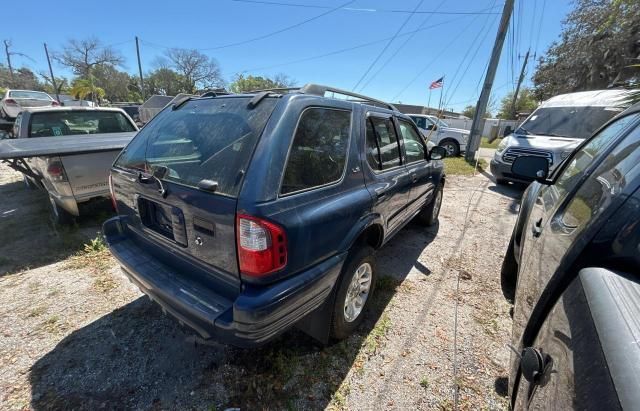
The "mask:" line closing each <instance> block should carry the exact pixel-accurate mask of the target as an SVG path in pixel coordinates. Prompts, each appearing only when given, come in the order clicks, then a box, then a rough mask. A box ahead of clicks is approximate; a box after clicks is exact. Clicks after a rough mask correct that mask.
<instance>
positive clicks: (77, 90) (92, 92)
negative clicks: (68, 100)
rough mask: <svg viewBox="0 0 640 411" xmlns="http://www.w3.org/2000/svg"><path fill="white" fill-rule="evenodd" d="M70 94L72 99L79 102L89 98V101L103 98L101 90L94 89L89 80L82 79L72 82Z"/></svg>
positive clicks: (98, 88)
mask: <svg viewBox="0 0 640 411" xmlns="http://www.w3.org/2000/svg"><path fill="white" fill-rule="evenodd" d="M70 93H71V95H72V96H73V97H75V98H77V99H80V100H86V99H87V97H90V98H91V101H95V100H96V99H98V100H99V99H102V98H104V96H105V91H104V89H103V88H101V87H95V86H94V85H93V82H92V81H91V80H89V79H84V78H81V79H77V80H75V81H74V82H73V86H72V87H71V91H70Z"/></svg>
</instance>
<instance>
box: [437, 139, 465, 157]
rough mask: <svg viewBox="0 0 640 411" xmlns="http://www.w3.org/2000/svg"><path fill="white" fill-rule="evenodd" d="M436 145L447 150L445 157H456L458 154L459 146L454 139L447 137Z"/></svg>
mask: <svg viewBox="0 0 640 411" xmlns="http://www.w3.org/2000/svg"><path fill="white" fill-rule="evenodd" d="M438 145H439V146H440V147H442V148H444V149H445V150H447V157H458V155H459V154H460V146H459V145H458V142H456V141H455V140H452V139H450V138H447V139H444V140H442V141H441V142H439V143H438Z"/></svg>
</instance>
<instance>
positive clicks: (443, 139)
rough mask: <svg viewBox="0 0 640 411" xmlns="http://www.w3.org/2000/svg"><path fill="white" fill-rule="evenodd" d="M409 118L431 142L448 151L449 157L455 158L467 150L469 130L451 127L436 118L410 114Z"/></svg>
mask: <svg viewBox="0 0 640 411" xmlns="http://www.w3.org/2000/svg"><path fill="white" fill-rule="evenodd" d="M409 117H411V119H412V120H413V121H414V122H415V123H416V124H417V125H418V127H419V128H420V131H421V132H422V134H423V135H424V136H425V137H426V138H428V139H429V141H432V142H433V143H434V144H437V145H439V146H440V147H444V148H445V149H446V150H447V156H449V157H455V156H458V155H460V153H462V152H464V151H466V150H467V141H468V140H469V131H468V130H464V129H461V128H453V127H449V124H447V123H446V122H444V121H443V120H441V119H439V118H438V117H436V116H430V115H426V114H410V115H409Z"/></svg>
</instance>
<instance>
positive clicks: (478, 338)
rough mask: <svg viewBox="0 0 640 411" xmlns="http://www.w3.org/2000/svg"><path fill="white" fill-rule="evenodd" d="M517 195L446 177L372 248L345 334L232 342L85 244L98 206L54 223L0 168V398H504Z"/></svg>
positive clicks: (90, 404) (108, 404)
mask: <svg viewBox="0 0 640 411" xmlns="http://www.w3.org/2000/svg"><path fill="white" fill-rule="evenodd" d="M520 194H521V193H520V191H518V189H517V188H511V187H508V188H502V187H499V188H498V187H495V186H494V184H493V182H492V181H491V180H490V179H489V177H488V176H487V175H477V176H474V177H464V178H462V177H458V178H456V177H453V176H452V177H450V178H449V180H448V182H447V186H446V188H445V197H444V202H443V207H442V212H441V216H440V223H439V224H438V225H437V226H436V227H432V228H430V229H425V228H424V227H421V226H419V225H417V224H414V223H410V224H409V225H408V226H407V227H406V228H405V229H403V230H402V231H401V232H400V233H399V234H398V235H397V236H396V237H395V238H394V239H393V240H392V241H391V242H390V243H389V244H387V245H385V247H383V248H382V249H381V250H380V251H379V252H378V254H377V262H378V263H377V264H378V273H379V275H380V277H379V278H380V280H379V289H378V290H377V293H376V294H377V296H376V298H375V300H374V302H375V306H374V307H373V309H372V310H370V312H369V313H368V316H367V319H366V321H365V323H364V325H363V327H362V328H361V330H360V331H359V332H358V333H356V334H355V335H353V336H351V337H350V338H348V339H347V340H345V341H343V342H340V343H336V344H333V345H331V346H329V347H320V346H318V345H317V344H316V343H315V342H314V341H313V340H311V339H310V338H308V337H306V336H305V335H303V334H302V333H300V332H299V331H296V330H292V331H290V332H288V333H286V334H285V335H283V336H282V337H281V338H279V339H278V340H277V341H274V342H273V343H271V344H269V345H268V346H266V347H264V348H261V349H258V350H240V349H236V348H232V347H227V346H223V345H219V344H216V343H211V342H205V341H201V340H198V339H196V338H194V336H193V334H192V333H191V332H189V330H187V329H183V328H181V327H180V326H179V325H178V323H177V322H176V321H174V320H173V319H171V318H168V317H165V316H164V315H163V314H162V311H161V310H160V309H159V307H158V306H157V305H155V304H154V303H152V302H150V301H149V300H148V299H147V298H146V297H144V296H142V295H141V294H140V292H139V291H138V290H137V289H136V288H135V287H133V286H132V285H131V284H130V283H129V282H128V281H127V280H126V279H125V277H124V276H123V275H122V274H121V273H120V271H119V269H118V267H117V266H116V265H115V263H114V261H113V259H112V258H111V257H110V256H109V254H108V251H106V250H104V246H103V244H101V243H100V242H94V243H91V242H90V239H91V238H94V237H96V235H97V231H98V230H99V221H101V220H103V219H104V218H106V216H107V214H108V208H105V207H102V208H101V206H97V208H96V209H95V211H93V212H92V214H94V215H96V216H95V217H91V218H84V219H82V220H81V221H79V224H78V226H77V227H74V228H71V229H68V230H62V231H60V230H58V231H56V230H54V229H53V228H52V226H51V225H50V223H49V222H48V218H47V209H46V198H45V197H44V196H43V194H42V193H40V192H38V191H29V190H27V189H25V188H24V186H23V184H22V181H21V176H20V174H17V173H15V172H13V171H12V170H10V169H9V168H7V167H6V166H5V165H0V198H1V199H2V200H1V201H0V238H1V239H0V408H1V409H25V408H33V409H51V408H54V409H57V408H65V409H72V408H76V409H98V408H104V409H114V408H117V409H122V408H142V409H185V408H189V409H225V408H229V407H239V408H242V409H323V408H329V409H358V410H359V409H362V410H369V409H381V408H382V409H437V408H442V409H453V408H455V407H456V406H457V408H459V409H480V408H484V409H505V408H506V406H507V401H506V399H505V397H504V396H503V395H504V391H505V386H506V379H505V377H506V374H507V370H506V369H507V362H508V358H509V352H508V349H507V348H506V347H505V344H506V343H507V342H508V340H509V337H510V329H511V322H510V321H511V320H510V317H509V310H510V306H509V304H508V303H506V302H505V300H504V299H503V298H502V295H501V292H500V285H499V279H498V275H499V270H500V265H501V262H502V256H503V253H504V250H505V249H506V246H507V244H508V240H509V235H510V233H511V229H512V226H513V223H514V221H515V216H516V214H515V212H516V210H517V201H518V200H517V199H518V198H519V196H520ZM467 211H468V213H467ZM465 219H467V224H466V225H465V223H464V222H465Z"/></svg>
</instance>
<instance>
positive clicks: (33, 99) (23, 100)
mask: <svg viewBox="0 0 640 411" xmlns="http://www.w3.org/2000/svg"><path fill="white" fill-rule="evenodd" d="M59 105H60V103H58V102H57V101H56V100H54V99H53V98H52V97H51V96H50V95H48V94H47V93H44V92H42V91H32V90H7V91H5V93H4V96H3V97H2V100H0V116H1V117H2V118H3V119H5V120H8V121H11V120H13V119H14V118H16V117H17V116H18V113H20V112H21V111H22V110H24V109H25V108H31V107H56V106H59Z"/></svg>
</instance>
